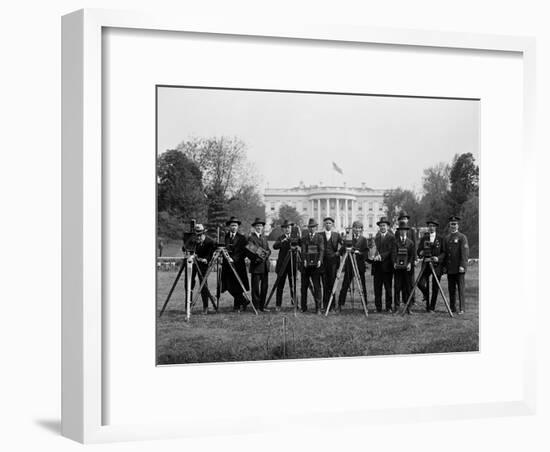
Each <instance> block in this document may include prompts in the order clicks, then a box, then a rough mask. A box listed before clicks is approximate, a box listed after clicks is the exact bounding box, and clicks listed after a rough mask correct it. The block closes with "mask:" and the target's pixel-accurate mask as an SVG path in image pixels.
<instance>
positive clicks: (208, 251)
mask: <svg viewBox="0 0 550 452" xmlns="http://www.w3.org/2000/svg"><path fill="white" fill-rule="evenodd" d="M195 234H196V236H197V237H196V245H195V261H196V263H197V265H196V266H195V265H193V273H192V276H191V290H193V289H194V288H195V281H196V277H197V275H198V274H199V272H198V270H197V266H198V267H199V269H200V271H201V273H200V274H201V275H202V276H199V284H200V283H202V279H203V277H204V275H205V274H206V270H207V269H208V264H209V262H210V261H211V260H212V255H213V254H214V250H215V249H216V243H215V242H214V240H212V239H211V238H210V237H208V236H207V235H206V234H205V231H204V226H203V225H202V224H197V225H195ZM201 298H202V309H203V314H208V282H207V283H206V284H205V285H204V287H203V289H202V290H201Z"/></svg>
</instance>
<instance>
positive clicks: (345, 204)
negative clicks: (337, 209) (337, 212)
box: [344, 198, 349, 228]
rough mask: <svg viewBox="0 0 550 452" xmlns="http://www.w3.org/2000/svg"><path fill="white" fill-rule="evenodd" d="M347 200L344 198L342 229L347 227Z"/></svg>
mask: <svg viewBox="0 0 550 452" xmlns="http://www.w3.org/2000/svg"><path fill="white" fill-rule="evenodd" d="M348 221H349V219H348V199H347V198H346V200H345V201H344V227H345V228H347V227H348Z"/></svg>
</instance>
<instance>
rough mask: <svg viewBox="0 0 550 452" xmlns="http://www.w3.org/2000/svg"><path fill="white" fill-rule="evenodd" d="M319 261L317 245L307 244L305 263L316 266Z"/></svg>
mask: <svg viewBox="0 0 550 452" xmlns="http://www.w3.org/2000/svg"><path fill="white" fill-rule="evenodd" d="M317 262H319V247H318V246H317V245H308V247H307V251H306V265H307V266H308V267H316V266H317Z"/></svg>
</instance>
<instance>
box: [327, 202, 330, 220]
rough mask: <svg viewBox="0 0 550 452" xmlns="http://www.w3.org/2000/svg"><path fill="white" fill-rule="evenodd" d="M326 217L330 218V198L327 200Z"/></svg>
mask: <svg viewBox="0 0 550 452" xmlns="http://www.w3.org/2000/svg"><path fill="white" fill-rule="evenodd" d="M327 217H330V198H327Z"/></svg>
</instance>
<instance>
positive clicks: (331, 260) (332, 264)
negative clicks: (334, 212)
mask: <svg viewBox="0 0 550 452" xmlns="http://www.w3.org/2000/svg"><path fill="white" fill-rule="evenodd" d="M323 225H324V228H325V230H324V231H323V232H322V233H321V237H322V239H323V245H324V248H325V253H324V258H323V267H324V278H323V292H324V293H323V308H324V309H326V308H327V306H328V301H329V298H330V293H331V291H332V287H333V286H334V281H335V280H336V273H337V272H338V266H339V265H340V254H339V253H338V251H339V250H340V246H341V245H342V243H343V239H342V236H341V235H340V234H338V232H336V231H333V227H334V220H333V219H332V218H331V217H327V218H325V219H324V220H323ZM333 306H334V304H333Z"/></svg>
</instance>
